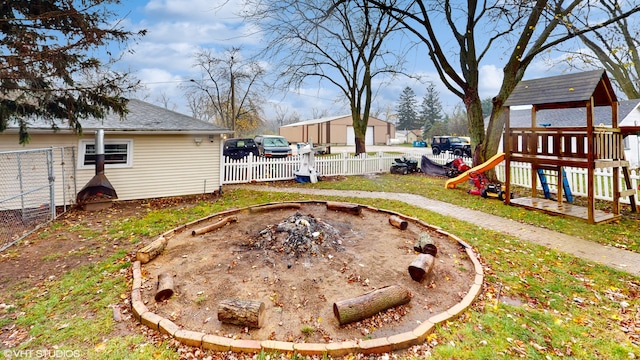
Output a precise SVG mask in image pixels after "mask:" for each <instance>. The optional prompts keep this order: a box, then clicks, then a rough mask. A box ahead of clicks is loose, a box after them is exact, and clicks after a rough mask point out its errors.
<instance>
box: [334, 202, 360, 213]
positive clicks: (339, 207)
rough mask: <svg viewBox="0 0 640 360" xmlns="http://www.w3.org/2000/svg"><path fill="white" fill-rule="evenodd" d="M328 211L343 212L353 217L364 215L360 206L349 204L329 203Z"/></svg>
mask: <svg viewBox="0 0 640 360" xmlns="http://www.w3.org/2000/svg"><path fill="white" fill-rule="evenodd" d="M327 209H329V210H336V211H342V212H346V213H349V214H353V215H360V214H362V207H361V206H360V205H358V204H348V203H341V202H334V201H327Z"/></svg>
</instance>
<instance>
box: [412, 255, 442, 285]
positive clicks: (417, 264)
mask: <svg viewBox="0 0 640 360" xmlns="http://www.w3.org/2000/svg"><path fill="white" fill-rule="evenodd" d="M435 259H436V258H435V257H433V255H431V254H418V257H416V259H415V260H413V262H412V263H411V264H410V265H409V275H411V278H412V279H413V280H415V281H417V282H421V281H422V280H423V279H424V278H425V276H427V275H428V274H430V273H431V271H432V270H433V264H434V263H435Z"/></svg>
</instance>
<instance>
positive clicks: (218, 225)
mask: <svg viewBox="0 0 640 360" xmlns="http://www.w3.org/2000/svg"><path fill="white" fill-rule="evenodd" d="M236 221H238V217H237V216H227V217H225V218H223V219H222V220H220V221H218V222H216V223H213V224H211V225H207V226H203V227H201V228H199V229H195V230H193V231H192V232H191V236H196V235H200V234H204V233H208V232H209V231H213V230H216V229H219V228H221V227H223V226H225V225H227V224H228V223H231V222H236Z"/></svg>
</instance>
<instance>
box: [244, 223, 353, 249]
mask: <svg viewBox="0 0 640 360" xmlns="http://www.w3.org/2000/svg"><path fill="white" fill-rule="evenodd" d="M251 246H252V247H253V248H256V249H264V250H270V251H275V252H278V253H284V254H286V255H287V257H289V258H300V257H301V256H304V255H308V256H326V255H328V254H326V253H327V252H329V251H343V250H344V248H343V247H342V237H341V236H340V232H339V231H338V230H337V229H336V228H334V227H333V226H331V225H330V224H328V223H326V222H324V221H322V220H320V219H317V218H315V217H314V216H313V215H302V214H301V213H300V212H296V213H295V214H293V215H291V216H289V217H288V218H286V219H285V220H284V221H282V222H281V223H279V224H277V225H269V226H267V228H265V229H264V230H261V231H260V232H259V233H258V236H257V237H256V238H255V240H254V241H253V242H252V243H251Z"/></svg>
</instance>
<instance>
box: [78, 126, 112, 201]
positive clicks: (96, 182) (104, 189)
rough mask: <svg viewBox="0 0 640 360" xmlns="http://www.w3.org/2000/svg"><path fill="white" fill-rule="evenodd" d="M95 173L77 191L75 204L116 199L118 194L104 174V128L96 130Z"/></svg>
mask: <svg viewBox="0 0 640 360" xmlns="http://www.w3.org/2000/svg"><path fill="white" fill-rule="evenodd" d="M95 149H96V174H95V176H94V177H93V178H91V180H89V182H88V183H87V184H86V185H85V186H84V187H83V188H82V190H80V192H78V195H77V196H76V204H78V205H84V204H86V203H87V200H92V201H104V200H113V199H117V198H118V195H117V194H116V190H115V189H114V188H113V186H112V185H111V183H110V182H109V180H108V179H107V177H106V176H105V175H104V162H105V156H104V130H102V129H99V130H96V140H95Z"/></svg>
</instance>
